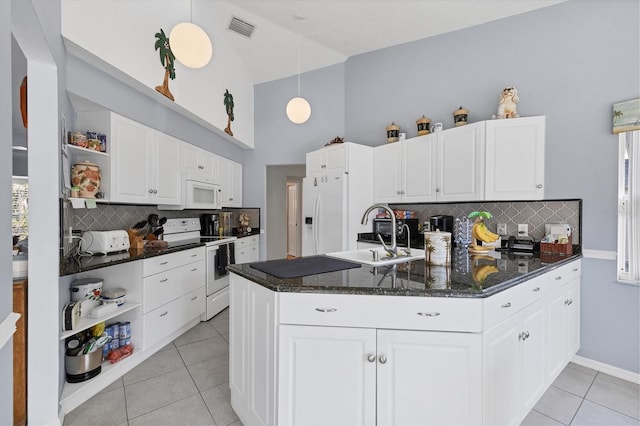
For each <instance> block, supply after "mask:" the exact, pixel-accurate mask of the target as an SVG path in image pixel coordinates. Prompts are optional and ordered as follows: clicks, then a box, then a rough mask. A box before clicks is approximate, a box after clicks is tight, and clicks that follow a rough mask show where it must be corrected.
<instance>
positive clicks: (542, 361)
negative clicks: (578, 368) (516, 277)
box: [519, 301, 547, 421]
mask: <svg viewBox="0 0 640 426" xmlns="http://www.w3.org/2000/svg"><path fill="white" fill-rule="evenodd" d="M545 315H546V313H545V309H544V302H543V301H538V302H536V303H534V304H533V305H531V306H529V307H528V308H527V309H525V310H524V311H523V313H522V316H523V319H522V332H524V336H523V337H522V340H521V341H520V346H521V350H522V365H521V370H522V380H523V383H522V386H521V389H522V399H521V404H520V406H519V407H520V415H522V418H520V419H519V421H522V419H523V418H524V415H526V413H528V412H529V410H531V409H532V408H533V406H534V405H535V403H536V402H537V401H538V399H539V398H540V397H541V396H542V394H543V393H544V391H545V390H546V388H547V376H546V374H545V373H546V367H547V365H546V356H547V350H546V349H547V346H546V339H545V331H546V327H545ZM523 412H524V415H523Z"/></svg>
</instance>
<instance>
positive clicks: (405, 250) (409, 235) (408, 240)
mask: <svg viewBox="0 0 640 426" xmlns="http://www.w3.org/2000/svg"><path fill="white" fill-rule="evenodd" d="M405 228H407V248H404V249H402V251H403V252H404V254H406V255H407V256H411V230H409V225H407V224H406V223H404V224H403V225H402V228H401V229H402V232H404V229H405ZM402 232H401V233H402Z"/></svg>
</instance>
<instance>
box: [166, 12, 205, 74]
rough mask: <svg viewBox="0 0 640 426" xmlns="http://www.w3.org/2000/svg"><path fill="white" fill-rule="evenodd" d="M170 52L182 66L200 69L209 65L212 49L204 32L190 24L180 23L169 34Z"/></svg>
mask: <svg viewBox="0 0 640 426" xmlns="http://www.w3.org/2000/svg"><path fill="white" fill-rule="evenodd" d="M169 43H170V44H171V51H172V52H173V54H174V55H175V56H176V59H177V60H178V61H180V63H181V64H182V65H184V66H185V67H189V68H202V67H204V66H205V65H207V64H208V63H209V61H210V60H211V55H212V53H213V48H212V46H211V40H209V36H208V35H207V33H206V32H204V30H203V29H202V28H200V27H199V26H197V25H195V24H192V23H190V22H182V23H180V24H178V25H176V26H175V27H173V29H172V30H171V34H169Z"/></svg>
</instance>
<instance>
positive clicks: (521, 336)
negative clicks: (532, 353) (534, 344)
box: [518, 331, 529, 342]
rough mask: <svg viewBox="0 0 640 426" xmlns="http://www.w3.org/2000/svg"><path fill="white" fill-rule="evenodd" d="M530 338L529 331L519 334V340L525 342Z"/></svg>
mask: <svg viewBox="0 0 640 426" xmlns="http://www.w3.org/2000/svg"><path fill="white" fill-rule="evenodd" d="M528 338H529V332H528V331H523V332H522V333H520V334H518V340H522V341H523V342H524V341H525V340H527V339H528Z"/></svg>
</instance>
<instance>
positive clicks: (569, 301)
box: [564, 299, 573, 306]
mask: <svg viewBox="0 0 640 426" xmlns="http://www.w3.org/2000/svg"><path fill="white" fill-rule="evenodd" d="M572 303H573V299H567V300H565V301H564V304H565V305H567V306H569V305H571V304H572Z"/></svg>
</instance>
